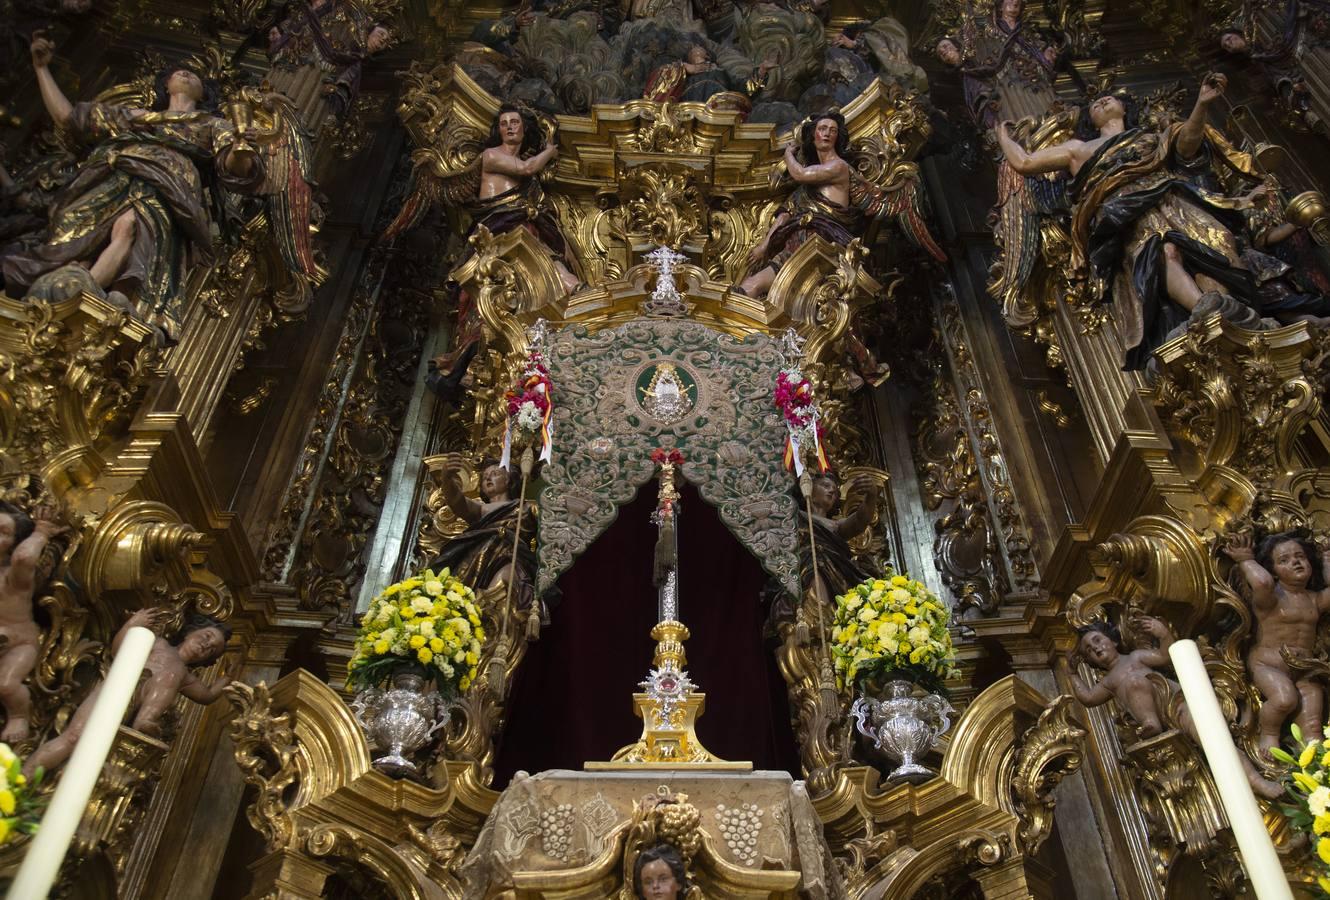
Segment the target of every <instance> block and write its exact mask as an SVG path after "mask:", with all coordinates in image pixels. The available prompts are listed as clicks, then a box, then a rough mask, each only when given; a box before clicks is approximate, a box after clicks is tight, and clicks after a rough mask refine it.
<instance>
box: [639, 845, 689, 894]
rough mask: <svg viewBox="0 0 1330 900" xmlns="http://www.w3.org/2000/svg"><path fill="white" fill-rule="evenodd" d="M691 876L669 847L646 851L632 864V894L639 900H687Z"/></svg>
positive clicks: (672, 848) (681, 858)
mask: <svg viewBox="0 0 1330 900" xmlns="http://www.w3.org/2000/svg"><path fill="white" fill-rule="evenodd" d="M688 888H689V885H688V874H687V871H686V869H685V867H684V861H683V856H682V855H680V853H679V851H678V850H677V849H675V848H674V847H673V846H672V845H670V844H656V845H655V846H654V847H649V848H647V849H646V850H643V851H642V852H641V853H639V854H638V856H637V862H636V863H634V864H633V894H634V896H635V897H638V898H639V900H684V898H685V897H687V896H688Z"/></svg>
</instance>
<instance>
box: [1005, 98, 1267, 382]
mask: <svg viewBox="0 0 1330 900" xmlns="http://www.w3.org/2000/svg"><path fill="white" fill-rule="evenodd" d="M1226 84H1227V79H1225V78H1224V76H1223V75H1219V74H1211V75H1208V76H1206V77H1205V79H1204V80H1203V81H1202V83H1201V87H1200V92H1199V94H1198V95H1197V98H1196V104H1195V106H1194V107H1193V108H1192V111H1191V114H1190V115H1189V116H1188V117H1187V119H1186V120H1185V121H1183V122H1181V123H1174V124H1171V125H1168V126H1167V127H1165V128H1163V129H1162V130H1158V131H1156V130H1153V129H1150V128H1146V127H1142V126H1140V125H1139V124H1137V118H1136V105H1135V102H1134V101H1133V100H1132V99H1131V98H1130V97H1129V96H1120V95H1118V94H1103V95H1101V96H1099V97H1097V98H1096V99H1095V100H1093V101H1092V102H1091V103H1090V104H1089V105H1088V106H1087V107H1086V108H1085V109H1084V110H1083V111H1082V113H1081V116H1080V119H1079V121H1078V123H1077V126H1076V133H1075V136H1074V137H1071V138H1068V139H1067V140H1064V141H1062V142H1060V143H1057V144H1053V145H1051V146H1047V147H1044V148H1042V149H1038V150H1035V151H1033V152H1031V151H1027V150H1026V149H1025V148H1024V147H1022V146H1021V145H1020V143H1018V142H1017V141H1016V139H1015V138H1013V137H1012V135H1011V131H1010V128H1009V123H1006V122H1004V123H1002V125H1000V126H999V128H998V143H999V144H1000V145H1001V148H1002V153H1003V155H1004V157H1005V166H1004V167H1003V168H1002V170H1000V174H999V184H1000V191H999V194H1000V196H1001V198H1002V199H1001V200H1000V203H1001V211H1000V218H999V223H1000V224H999V240H1000V243H1001V244H1002V246H1003V253H1004V257H1003V260H1002V263H1001V266H1000V272H1001V274H1000V276H999V278H998V281H997V282H995V283H994V285H993V286H992V287H991V288H990V289H991V290H992V291H993V293H994V294H995V295H996V296H998V297H1000V298H1001V299H1002V302H1003V305H1004V313H1005V314H1006V316H1007V320H1008V322H1009V323H1011V324H1014V325H1015V324H1020V321H1019V320H1020V319H1021V318H1022V316H1023V314H1022V312H1021V309H1020V304H1021V300H1020V298H1021V294H1022V291H1023V290H1024V287H1025V284H1026V283H1027V281H1028V279H1029V276H1030V273H1031V271H1032V270H1033V267H1034V265H1035V261H1036V260H1037V258H1038V253H1039V247H1038V242H1039V236H1040V232H1041V229H1040V223H1039V218H1040V215H1041V213H1042V214H1049V213H1051V212H1053V211H1054V210H1057V209H1058V208H1059V207H1061V206H1063V205H1067V206H1069V207H1070V212H1071V221H1070V228H1069V229H1068V231H1069V234H1070V237H1071V262H1070V266H1071V273H1070V274H1071V275H1072V278H1073V280H1077V281H1079V280H1082V279H1083V280H1085V281H1087V282H1088V287H1089V289H1090V292H1091V296H1092V297H1093V298H1094V299H1096V300H1100V299H1102V300H1105V301H1107V300H1111V301H1112V302H1113V308H1114V315H1115V318H1116V319H1117V325H1118V333H1119V337H1120V339H1121V342H1122V346H1123V360H1122V362H1123V368H1124V369H1126V370H1129V371H1131V370H1138V369H1143V368H1145V366H1146V364H1147V363H1148V362H1149V361H1150V357H1151V355H1152V354H1153V353H1154V350H1155V348H1156V347H1158V346H1159V345H1160V344H1162V343H1163V342H1164V341H1165V340H1167V339H1168V338H1169V336H1170V335H1171V333H1172V332H1173V331H1174V329H1176V328H1178V327H1180V326H1181V325H1183V324H1184V323H1185V322H1186V321H1187V320H1188V318H1189V317H1195V318H1202V317H1204V316H1208V315H1211V314H1213V313H1216V312H1218V313H1220V314H1222V315H1224V317H1225V318H1227V319H1229V320H1230V321H1232V322H1234V324H1237V325H1240V326H1243V327H1246V328H1253V329H1257V328H1261V327H1264V325H1263V324H1262V320H1261V317H1260V315H1259V314H1258V310H1259V309H1260V308H1261V303H1260V292H1259V290H1258V288H1257V284H1256V280H1255V279H1254V278H1253V276H1252V273H1251V272H1250V271H1249V270H1248V269H1247V267H1246V264H1245V263H1244V262H1243V258H1242V248H1241V246H1240V241H1241V240H1242V239H1243V236H1244V235H1245V234H1246V231H1247V224H1246V220H1245V218H1244V216H1243V214H1242V210H1244V209H1246V208H1248V207H1250V205H1251V202H1252V201H1251V200H1250V199H1249V198H1247V197H1229V196H1226V195H1224V194H1222V193H1219V192H1216V191H1214V190H1212V189H1211V185H1212V184H1213V183H1214V179H1213V177H1212V175H1213V173H1214V170H1217V169H1218V164H1219V162H1220V161H1221V160H1222V161H1223V162H1225V163H1227V164H1228V165H1229V166H1230V167H1231V168H1238V169H1239V172H1240V174H1241V175H1244V176H1246V177H1249V178H1253V179H1255V177H1256V176H1255V175H1254V174H1253V173H1252V172H1251V170H1250V165H1249V161H1244V159H1243V154H1240V153H1237V152H1236V151H1234V149H1233V148H1232V146H1231V145H1229V144H1228V143H1227V141H1225V140H1224V138H1223V136H1222V135H1221V134H1219V132H1217V131H1215V130H1214V129H1212V128H1210V127H1209V126H1208V125H1207V124H1206V116H1207V113H1208V111H1209V108H1210V105H1211V104H1212V103H1214V102H1215V101H1216V100H1218V99H1219V98H1220V97H1221V96H1223V93H1224V88H1225V86H1226ZM1047 173H1065V174H1066V175H1067V176H1069V177H1068V178H1066V179H1063V180H1061V181H1050V180H1048V179H1040V178H1033V177H1030V176H1039V175H1044V174H1047ZM1022 176H1023V177H1022ZM1060 191H1065V201H1064V199H1063V198H1060V197H1050V194H1055V193H1058V192H1060ZM1032 318H1033V317H1032V316H1030V317H1029V318H1028V319H1027V321H1026V324H1028V321H1029V320H1032Z"/></svg>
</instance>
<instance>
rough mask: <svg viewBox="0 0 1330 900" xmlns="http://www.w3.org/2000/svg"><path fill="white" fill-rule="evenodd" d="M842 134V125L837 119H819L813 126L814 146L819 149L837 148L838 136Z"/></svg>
mask: <svg viewBox="0 0 1330 900" xmlns="http://www.w3.org/2000/svg"><path fill="white" fill-rule="evenodd" d="M839 135H840V126H839V125H837V124H836V120H835V119H818V120H817V125H815V126H814V127H813V146H814V147H816V148H817V149H818V151H819V152H820V151H826V150H835V149H836V138H837V137H838V136H839Z"/></svg>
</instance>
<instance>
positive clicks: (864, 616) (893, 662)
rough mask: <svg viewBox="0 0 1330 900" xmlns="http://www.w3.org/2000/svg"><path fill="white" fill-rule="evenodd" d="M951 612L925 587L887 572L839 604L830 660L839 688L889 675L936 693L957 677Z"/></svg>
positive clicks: (833, 623)
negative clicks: (952, 641)
mask: <svg viewBox="0 0 1330 900" xmlns="http://www.w3.org/2000/svg"><path fill="white" fill-rule="evenodd" d="M950 624H951V611H950V610H948V609H947V607H946V604H944V603H943V602H942V601H941V600H939V599H938V598H937V595H936V594H934V593H933V592H932V591H930V590H929V589H928V588H926V587H924V585H923V584H922V583H921V582H918V581H915V580H913V579H911V578H909V577H908V576H905V575H898V574H896V573H895V572H893V571H892V570H891V569H888V570H887V571H886V573H885V574H883V576H882V577H881V578H870V579H868V580H867V581H865V582H863V583H862V584H859V585H856V586H855V587H854V588H852V589H851V590H849V591H847V592H846V593H844V594H842V595H840V596H839V597H837V598H836V614H835V617H834V618H833V620H832V628H831V659H832V663H833V664H834V666H835V668H836V680H837V682H838V684H839V686H840V687H841V688H844V687H845V686H846V685H847V684H854V683H855V682H857V681H860V680H862V679H865V678H871V677H874V676H879V675H886V674H888V673H891V675H892V676H893V677H899V678H905V679H908V680H910V681H913V682H914V683H915V684H917V685H919V686H920V687H922V688H924V689H925V690H927V691H931V692H933V693H940V692H943V686H942V683H943V682H944V681H945V680H946V679H948V678H951V677H952V676H954V675H955V674H956V666H955V663H956V654H955V651H954V650H953V649H952V646H951V629H950Z"/></svg>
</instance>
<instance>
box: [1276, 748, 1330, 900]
mask: <svg viewBox="0 0 1330 900" xmlns="http://www.w3.org/2000/svg"><path fill="white" fill-rule="evenodd" d="M1291 730H1292V732H1293V739H1294V740H1295V741H1297V742H1298V743H1299V744H1300V745H1301V749H1300V750H1299V751H1298V755H1297V756H1296V757H1294V756H1293V754H1291V753H1289V752H1287V751H1286V750H1283V749H1281V748H1279V747H1272V748H1270V755H1271V756H1273V757H1274V758H1275V759H1277V760H1279V761H1280V762H1282V763H1284V764H1285V765H1286V766H1288V767H1289V771H1288V774H1287V775H1285V776H1284V782H1285V784H1286V785H1287V789H1288V790H1287V794H1286V797H1287V798H1288V799H1290V800H1291V801H1292V803H1288V804H1284V814H1285V815H1286V816H1288V819H1289V824H1291V825H1292V826H1293V827H1294V828H1295V829H1297V830H1298V831H1301V832H1302V833H1303V834H1305V835H1307V836H1308V838H1310V840H1309V841H1308V845H1309V851H1310V853H1309V855H1310V856H1311V861H1310V864H1311V866H1312V868H1313V874H1314V875H1315V876H1316V884H1317V886H1318V887H1319V888H1320V889H1321V893H1322V894H1324V895H1327V896H1330V738H1327V739H1326V740H1322V741H1310V742H1307V743H1304V742H1303V739H1302V729H1301V728H1299V727H1298V726H1297V725H1293V726H1291Z"/></svg>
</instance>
